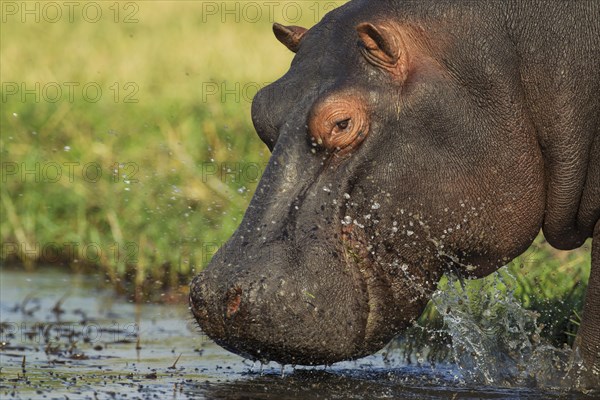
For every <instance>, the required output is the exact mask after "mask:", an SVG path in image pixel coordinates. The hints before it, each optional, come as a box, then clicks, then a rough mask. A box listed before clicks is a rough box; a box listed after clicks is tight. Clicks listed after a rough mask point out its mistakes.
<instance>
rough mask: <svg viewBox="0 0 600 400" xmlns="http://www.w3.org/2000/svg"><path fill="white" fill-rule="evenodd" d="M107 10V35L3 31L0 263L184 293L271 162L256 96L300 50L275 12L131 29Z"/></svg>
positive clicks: (94, 28)
mask: <svg viewBox="0 0 600 400" xmlns="http://www.w3.org/2000/svg"><path fill="white" fill-rule="evenodd" d="M99 4H101V5H102V11H103V18H102V19H101V20H100V21H99V22H97V23H89V22H87V21H86V20H85V19H84V18H82V17H81V15H80V14H77V13H76V14H75V21H74V22H72V23H70V22H69V21H68V19H67V16H66V14H65V16H64V18H63V19H62V20H60V21H58V22H56V23H49V22H45V21H44V18H43V17H44V15H43V14H42V18H41V22H39V23H36V22H35V20H34V18H35V16H28V17H27V19H26V21H25V22H22V17H21V15H20V14H18V15H16V16H9V17H7V21H6V22H5V23H3V25H2V35H1V40H2V42H1V47H2V56H1V57H2V58H1V73H2V83H3V85H2V96H3V99H2V113H1V117H0V118H1V119H0V129H1V132H2V135H1V139H0V148H1V149H0V151H1V153H0V154H1V156H2V202H1V212H2V233H1V235H2V237H1V239H2V243H3V245H4V247H3V252H2V257H3V259H4V261H5V262H11V261H18V262H20V263H22V264H23V265H24V266H25V268H28V269H33V268H34V267H35V265H36V264H44V263H52V262H56V261H61V262H62V263H65V264H69V265H70V266H71V267H73V268H75V269H89V268H91V267H92V268H101V269H102V270H103V271H104V272H106V273H107V276H108V277H109V279H110V280H111V281H112V282H113V283H115V284H117V286H118V287H121V289H124V290H126V291H130V290H132V287H133V286H137V287H138V289H139V288H142V287H143V285H141V284H142V283H143V282H146V283H148V282H151V283H152V287H151V289H152V292H156V289H159V288H162V289H164V288H170V287H177V286H178V285H179V284H180V283H187V282H188V280H189V278H190V276H191V275H192V273H193V271H194V270H197V269H199V268H200V267H202V266H203V265H204V264H205V263H206V261H207V260H208V259H210V256H211V255H212V253H213V252H214V251H215V249H216V248H217V246H218V245H219V244H221V243H223V242H224V241H225V240H226V239H227V237H228V236H229V235H230V234H231V233H232V232H233V230H234V229H235V227H236V226H237V224H238V223H239V221H240V218H241V216H242V215H243V211H244V209H245V208H246V206H247V204H248V202H249V200H250V198H251V194H252V192H253V190H254V188H255V186H256V183H257V172H260V171H262V169H263V168H264V164H265V163H266V162H267V160H268V156H269V152H268V150H267V148H266V147H265V146H264V145H263V144H262V143H261V142H260V140H259V139H258V137H257V136H256V134H255V133H254V129H253V127H252V122H251V118H250V105H251V103H250V101H251V97H252V95H253V94H254V93H255V92H256V87H258V86H263V85H264V84H265V83H267V82H271V81H274V80H275V79H277V78H278V77H279V76H281V75H282V74H283V73H284V72H285V71H286V69H287V68H288V66H289V63H290V61H291V59H292V54H291V53H290V52H289V51H288V50H287V49H285V48H284V47H283V46H281V45H279V44H278V43H277V41H276V40H275V38H274V37H273V34H272V32H271V23H270V21H269V20H268V19H267V18H266V17H267V14H266V12H265V10H263V12H265V18H263V19H262V20H260V21H258V22H252V21H248V20H244V18H243V17H244V15H245V14H243V10H240V14H238V15H237V16H236V15H229V16H226V18H227V20H226V22H225V23H222V21H221V14H217V15H208V14H207V13H206V12H203V11H206V9H205V8H204V6H203V5H202V4H200V3H191V2H178V3H177V4H176V7H174V4H173V3H172V2H153V3H150V2H140V3H136V4H137V5H138V6H139V10H138V11H137V13H136V14H135V18H137V19H138V22H137V23H130V24H125V23H115V22H114V19H113V17H114V14H113V10H112V9H110V8H109V7H110V6H111V5H112V4H113V3H99ZM213 4H214V3H213ZM231 4H235V3H231ZM121 11H122V13H121V15H120V19H121V20H122V19H123V18H124V15H125V14H124V13H125V11H127V12H131V11H132V10H130V9H128V10H124V9H122V10H121ZM304 11H305V18H304V21H303V23H304V24H308V25H310V24H311V23H313V21H312V20H311V18H310V14H308V13H307V12H306V11H307V10H304ZM274 16H275V17H277V16H278V14H274ZM236 18H238V19H239V22H236ZM284 22H285V21H284ZM65 82H66V83H65ZM115 83H116V84H117V86H114V85H115ZM22 84H24V85H25V89H26V90H30V91H31V90H33V91H34V92H37V97H36V93H33V94H32V93H29V94H26V95H25V98H24V99H23V98H22V96H21V94H22V91H21V85H22ZM36 84H38V85H39V90H35V89H36ZM86 84H88V85H90V84H91V85H93V86H91V87H92V89H93V87H100V88H101V90H102V96H101V97H100V98H99V100H98V101H97V102H92V101H91V100H94V97H95V91H94V90H92V89H90V91H89V92H86V94H87V97H85V96H84V93H83V92H82V88H83V87H84V85H86ZM14 85H16V86H17V87H18V90H19V92H18V93H16V94H12V92H11V90H12V91H14ZM69 85H70V86H69ZM74 85H77V86H74ZM222 85H225V86H222ZM236 85H238V87H239V89H236ZM56 87H60V88H61V90H62V91H63V98H62V99H61V100H59V101H56V102H53V98H54V97H55V96H56ZM69 87H74V96H73V99H72V100H71V99H70V98H69V93H68V90H69ZM117 88H118V93H117ZM222 89H224V90H233V92H234V93H233V94H226V93H225V91H224V90H222ZM215 90H216V93H215ZM127 96H129V97H127ZM126 100H127V101H126ZM128 101H134V102H128ZM57 167H59V168H60V171H61V172H62V176H60V177H57V176H56V171H57ZM36 168H37V170H36ZM228 169H229V170H231V171H230V172H227V170H228ZM115 170H116V172H115ZM27 171H30V172H29V173H27ZM98 173H101V176H99V177H97V175H98ZM96 178H98V179H96ZM132 282H133V283H135V284H136V285H133V286H128V285H130V283H132ZM148 289H150V288H148ZM148 289H146V292H148ZM138 294H139V295H142V296H143V294H144V293H143V290H142V292H140V293H138Z"/></svg>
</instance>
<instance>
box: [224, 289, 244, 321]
mask: <svg viewBox="0 0 600 400" xmlns="http://www.w3.org/2000/svg"><path fill="white" fill-rule="evenodd" d="M225 303H226V305H227V311H226V313H225V316H226V317H227V318H231V317H232V316H234V315H235V313H237V312H238V310H239V309H240V304H241V303H242V288H241V287H239V286H237V285H236V286H234V287H232V288H230V289H229V290H228V291H227V294H226V296H225Z"/></svg>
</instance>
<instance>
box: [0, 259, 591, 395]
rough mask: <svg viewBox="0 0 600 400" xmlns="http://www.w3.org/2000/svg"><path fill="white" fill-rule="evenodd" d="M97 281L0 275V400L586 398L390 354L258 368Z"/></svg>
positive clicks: (166, 311) (160, 309)
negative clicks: (478, 378)
mask: <svg viewBox="0 0 600 400" xmlns="http://www.w3.org/2000/svg"><path fill="white" fill-rule="evenodd" d="M99 279H101V278H98V277H95V276H81V275H71V274H67V273H64V272H57V271H47V272H46V271H43V270H39V271H38V272H36V273H34V274H28V273H25V272H16V271H8V270H2V271H1V275H0V313H1V315H0V321H1V324H2V325H1V329H0V331H1V338H0V339H1V340H0V342H1V344H0V364H1V373H0V397H1V398H61V399H65V398H69V399H76V398H89V399H95V398H98V399H102V398H129V399H132V398H133V399H137V398H160V399H164V398H167V399H186V398H207V399H213V398H214V399H240V398H257V399H308V398H318V399H363V398H408V399H446V398H449V399H513V398H526V399H529V398H531V399H549V398H572V399H576V398H592V397H591V396H590V395H588V396H585V395H583V394H579V393H571V392H559V391H541V390H539V389H534V388H494V387H474V385H469V384H468V383H466V382H465V381H464V379H463V378H462V377H461V374H460V372H459V370H458V368H456V367H455V366H454V365H453V364H450V363H448V364H444V365H437V366H436V367H435V368H432V367H431V366H429V365H423V364H419V363H416V364H410V365H409V364H406V363H405V362H404V361H402V360H403V357H401V356H399V355H398V356H394V354H393V352H392V353H390V352H388V353H387V354H386V356H385V357H384V356H383V355H382V354H383V353H378V354H376V355H373V356H370V357H367V358H364V359H361V360H358V361H355V362H344V363H337V364H334V365H333V366H329V367H316V368H292V367H291V366H285V367H284V368H282V366H280V365H278V364H275V363H271V364H268V365H264V366H263V365H260V364H257V363H252V362H251V361H248V360H244V359H242V358H240V357H237V356H235V355H233V354H231V353H228V352H226V351H225V350H222V349H221V348H220V347H218V346H216V345H215V344H214V343H213V342H212V341H210V340H209V339H207V338H206V337H205V336H204V335H202V333H201V332H200V331H199V330H198V328H197V326H196V325H195V323H194V322H193V321H192V319H191V318H190V314H189V312H188V309H187V306H186V305H183V304H175V305H172V304H169V305H167V304H160V305H158V304H138V305H136V304H133V303H130V302H127V301H125V300H123V299H121V298H118V297H117V296H115V295H114V292H112V291H111V290H107V289H98V287H100V286H102V285H101V282H99Z"/></svg>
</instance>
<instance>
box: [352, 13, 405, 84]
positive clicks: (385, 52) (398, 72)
mask: <svg viewBox="0 0 600 400" xmlns="http://www.w3.org/2000/svg"><path fill="white" fill-rule="evenodd" d="M356 31H357V32H358V37H359V39H360V42H359V45H360V47H361V51H362V53H363V55H364V56H365V58H366V59H367V61H369V62H370V63H371V64H373V65H375V66H377V67H380V68H383V69H384V70H386V71H388V72H390V73H392V74H393V75H394V76H395V77H396V78H398V79H400V80H401V81H404V80H405V79H406V75H407V71H408V57H407V54H406V51H405V48H404V46H403V41H402V37H401V36H400V33H399V32H398V31H397V30H395V29H393V27H391V26H387V25H384V24H380V25H379V26H375V25H373V24H371V23H369V22H363V23H361V24H359V25H358V26H357V27H356Z"/></svg>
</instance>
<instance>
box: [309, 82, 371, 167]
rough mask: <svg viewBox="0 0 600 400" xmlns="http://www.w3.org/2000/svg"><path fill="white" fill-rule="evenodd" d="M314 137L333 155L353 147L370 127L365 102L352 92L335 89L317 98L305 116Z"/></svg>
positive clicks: (360, 140) (345, 151)
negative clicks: (322, 97) (335, 90)
mask: <svg viewBox="0 0 600 400" xmlns="http://www.w3.org/2000/svg"><path fill="white" fill-rule="evenodd" d="M307 125H308V129H309V132H310V135H311V136H312V138H313V140H314V141H315V142H316V143H317V144H319V145H320V146H322V147H324V148H325V149H327V150H329V151H331V152H332V153H333V154H335V155H336V156H340V155H344V154H347V153H348V152H350V151H352V150H353V149H355V148H356V147H357V146H358V145H359V144H360V143H361V142H362V141H363V139H364V138H365V135H366V133H367V132H368V130H369V117H368V114H367V111H366V102H365V101H364V100H363V98H362V97H361V96H356V94H355V93H352V94H351V95H348V94H347V93H344V94H341V93H336V94H334V95H330V96H328V97H326V98H324V99H322V100H320V101H319V102H317V103H315V106H314V107H313V109H312V110H311V112H310V114H309V116H308V124H307Z"/></svg>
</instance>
